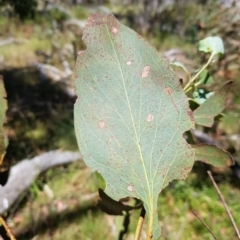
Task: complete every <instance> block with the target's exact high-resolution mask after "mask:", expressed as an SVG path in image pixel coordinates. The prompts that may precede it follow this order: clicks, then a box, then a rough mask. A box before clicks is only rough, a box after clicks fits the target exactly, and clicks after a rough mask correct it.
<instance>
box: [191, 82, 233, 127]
mask: <svg viewBox="0 0 240 240" xmlns="http://www.w3.org/2000/svg"><path fill="white" fill-rule="evenodd" d="M231 84H232V82H228V83H226V84H225V85H224V86H223V87H222V88H220V90H219V91H217V92H215V93H214V94H213V95H212V96H210V97H209V98H208V99H207V100H206V101H204V103H203V104H202V105H200V106H199V107H198V108H197V109H196V110H194V112H193V115H194V119H195V122H196V124H199V125H202V126H206V127H211V126H212V124H213V120H214V117H215V116H217V115H218V114H220V113H221V112H222V111H223V109H224V108H225V107H226V103H227V99H228V92H229V87H230V86H231Z"/></svg>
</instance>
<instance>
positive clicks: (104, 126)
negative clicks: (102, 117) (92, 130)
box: [98, 121, 107, 128]
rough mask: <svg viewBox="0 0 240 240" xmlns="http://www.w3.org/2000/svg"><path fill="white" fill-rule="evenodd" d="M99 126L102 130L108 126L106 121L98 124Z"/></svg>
mask: <svg viewBox="0 0 240 240" xmlns="http://www.w3.org/2000/svg"><path fill="white" fill-rule="evenodd" d="M98 126H99V127H100V128H107V124H106V123H105V122H104V121H100V122H99V123H98Z"/></svg>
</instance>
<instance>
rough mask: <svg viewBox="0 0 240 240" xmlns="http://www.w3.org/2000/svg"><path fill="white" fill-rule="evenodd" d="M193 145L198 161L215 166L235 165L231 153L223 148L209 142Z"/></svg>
mask: <svg viewBox="0 0 240 240" xmlns="http://www.w3.org/2000/svg"><path fill="white" fill-rule="evenodd" d="M191 146H192V147H193V148H194V149H195V150H196V155H195V160H196V161H202V162H204V163H208V164H211V165H213V166H215V167H226V166H232V165H234V161H233V158H232V156H231V154H230V153H228V152H226V151H225V150H223V149H221V148H218V147H216V146H214V145H209V144H193V145H191Z"/></svg>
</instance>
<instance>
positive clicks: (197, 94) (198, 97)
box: [193, 88, 214, 104]
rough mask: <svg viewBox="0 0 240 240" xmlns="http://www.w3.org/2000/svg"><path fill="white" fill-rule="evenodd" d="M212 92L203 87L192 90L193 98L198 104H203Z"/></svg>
mask: <svg viewBox="0 0 240 240" xmlns="http://www.w3.org/2000/svg"><path fill="white" fill-rule="evenodd" d="M213 94H214V93H213V92H210V91H208V90H206V89H204V88H198V89H196V90H195V91H194V92H193V98H194V100H195V101H196V102H197V103H198V104H203V103H204V102H205V101H206V100H207V99H208V98H209V97H211V96H212V95H213Z"/></svg>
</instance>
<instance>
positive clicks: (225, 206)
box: [207, 171, 240, 239]
mask: <svg viewBox="0 0 240 240" xmlns="http://www.w3.org/2000/svg"><path fill="white" fill-rule="evenodd" d="M207 173H208V176H209V177H210V179H211V181H212V183H213V186H214V187H215V189H216V191H217V193H218V195H219V197H220V200H221V202H222V204H223V206H224V208H225V210H226V212H227V214H228V216H229V218H230V220H231V222H232V225H233V227H234V229H235V232H236V234H237V237H238V239H240V233H239V230H238V228H237V225H236V223H235V221H234V219H233V216H232V214H231V212H230V209H229V208H228V205H227V203H226V202H225V199H224V197H223V195H222V193H221V191H220V189H219V188H218V185H217V184H216V182H215V180H214V178H213V176H212V173H211V172H210V171H207Z"/></svg>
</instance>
